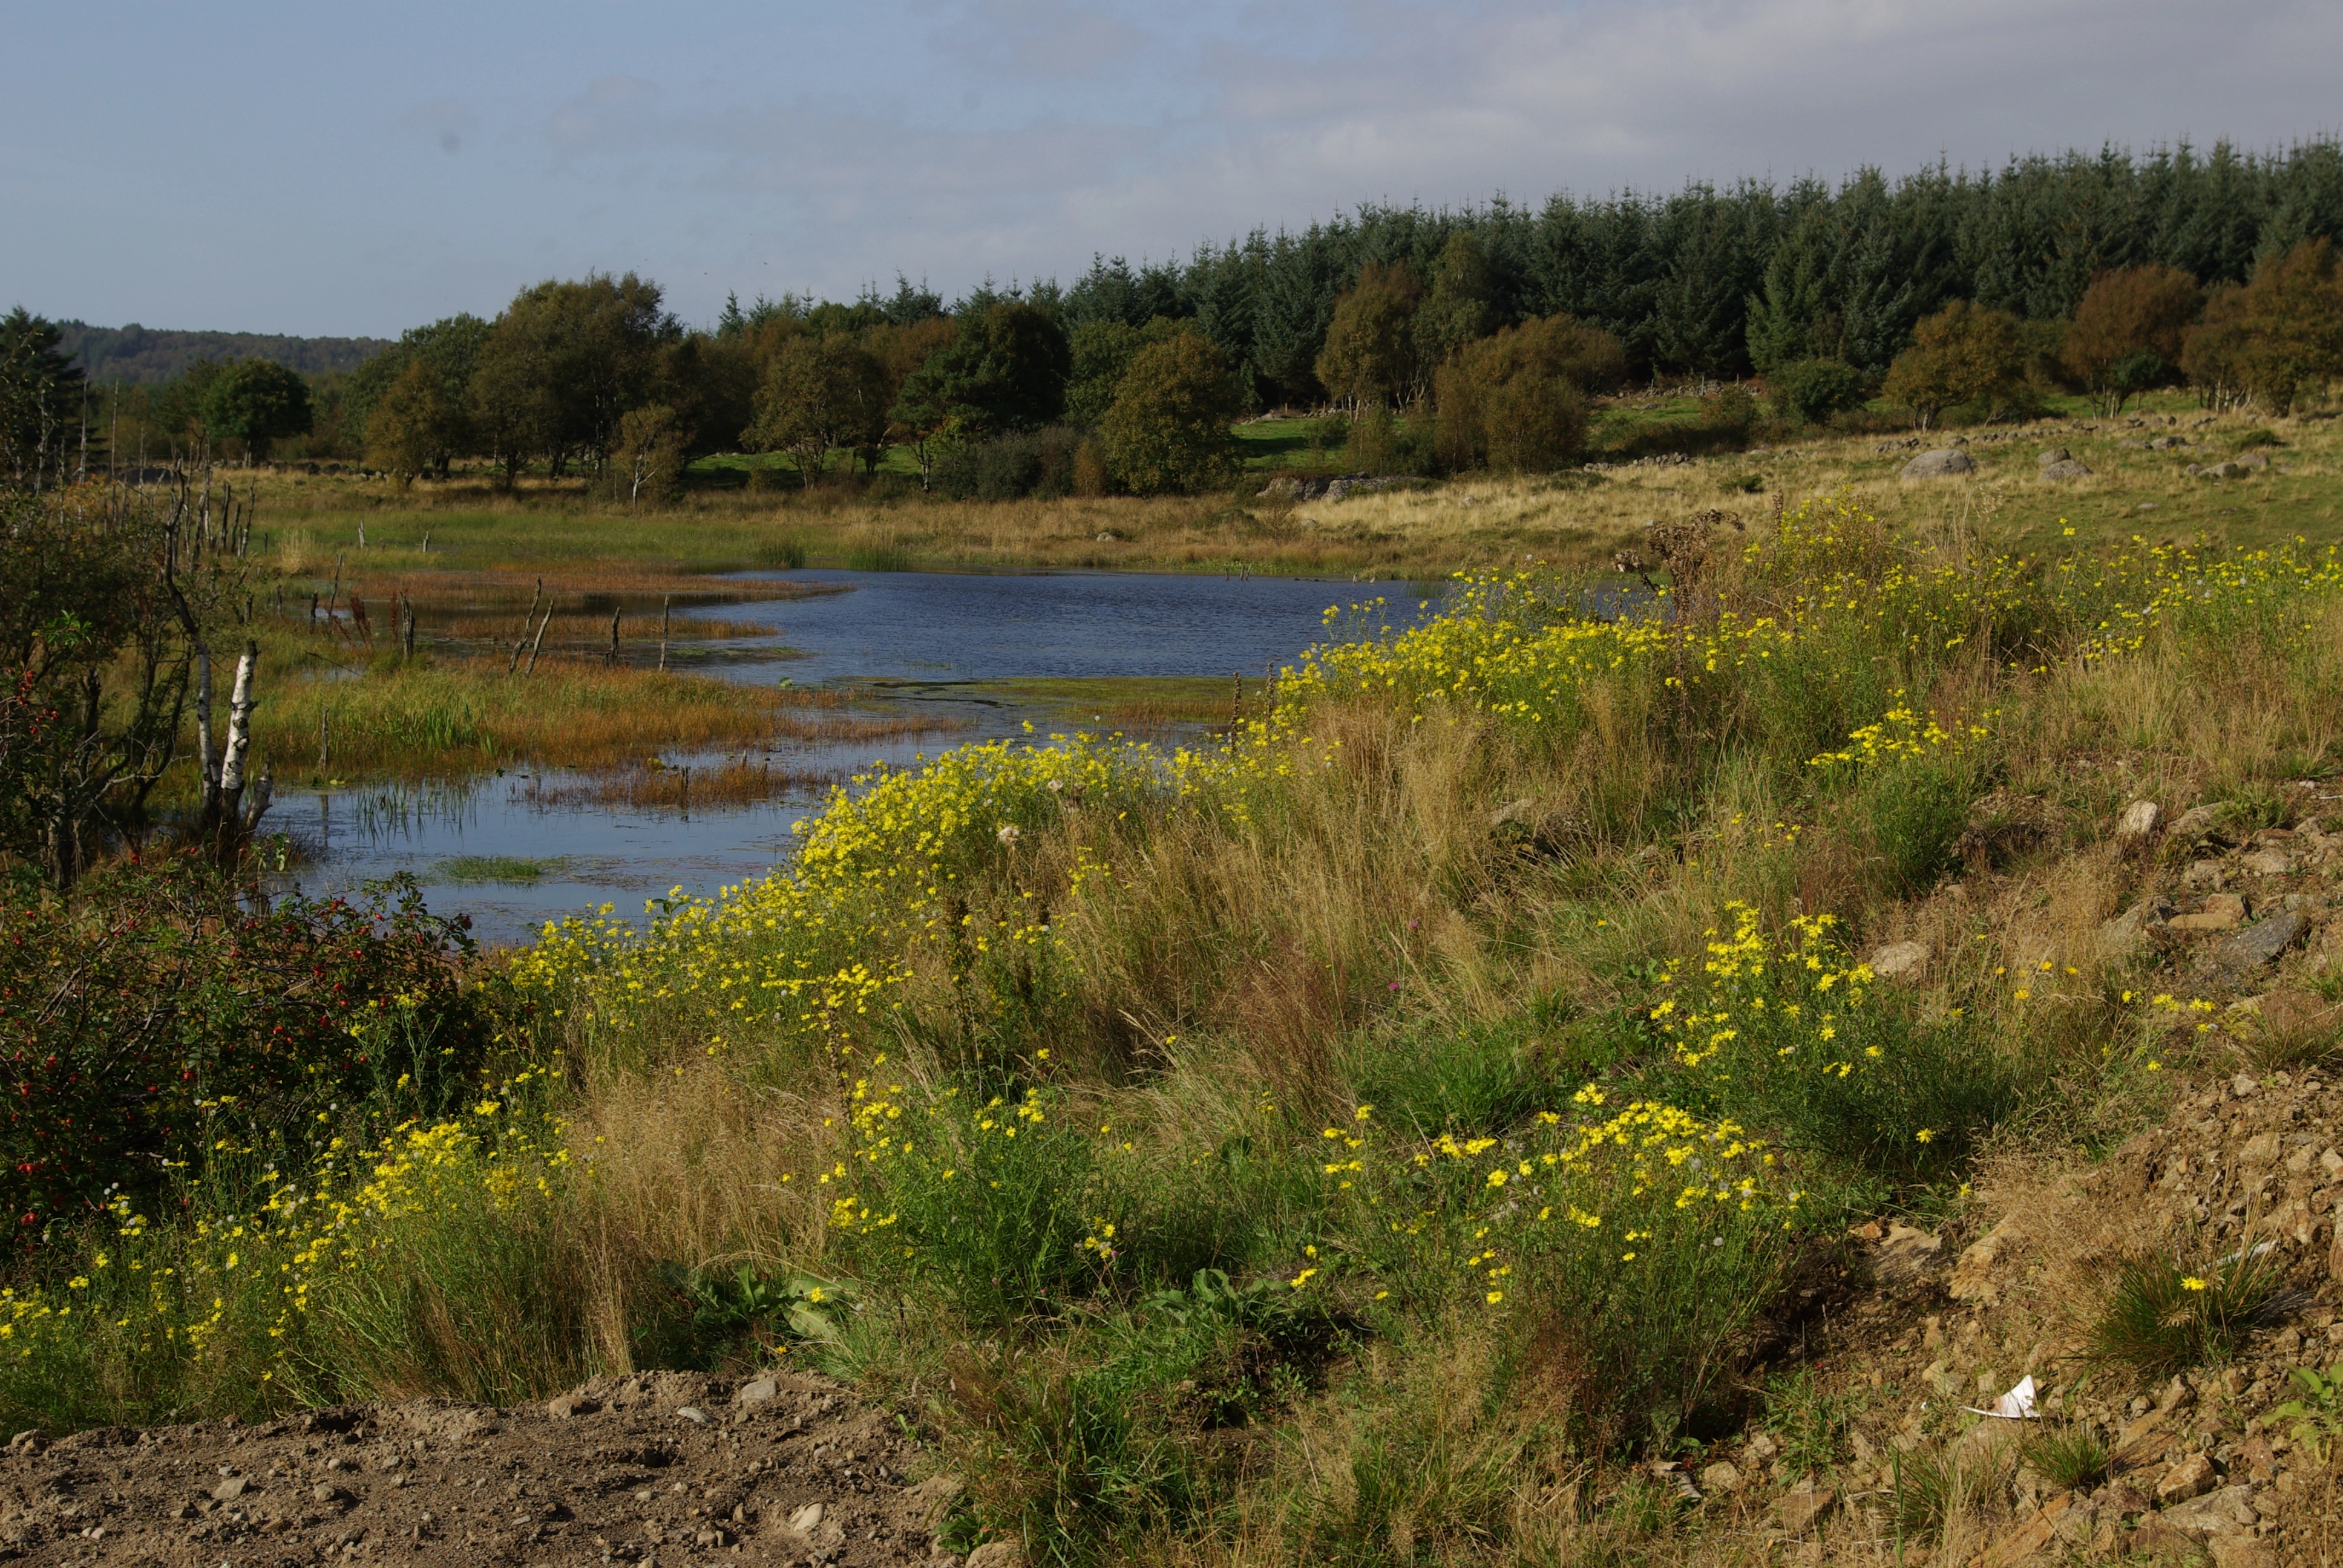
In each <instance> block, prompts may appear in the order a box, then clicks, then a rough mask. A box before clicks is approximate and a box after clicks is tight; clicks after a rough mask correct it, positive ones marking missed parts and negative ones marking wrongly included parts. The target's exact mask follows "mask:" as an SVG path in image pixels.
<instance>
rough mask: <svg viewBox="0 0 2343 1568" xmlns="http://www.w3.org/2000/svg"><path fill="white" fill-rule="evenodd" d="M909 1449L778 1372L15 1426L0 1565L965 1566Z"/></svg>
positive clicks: (827, 1392) (7, 1464)
mask: <svg viewBox="0 0 2343 1568" xmlns="http://www.w3.org/2000/svg"><path fill="white" fill-rule="evenodd" d="M565 1411H567V1412H570V1413H566V1414H565V1413H561V1412H565ZM915 1454H916V1449H915V1445H914V1444H913V1443H912V1442H910V1440H909V1438H908V1437H906V1436H905V1435H904V1434H903V1432H901V1431H900V1429H899V1428H898V1426H897V1424H896V1422H895V1421H894V1419H893V1417H891V1416H890V1415H888V1414H887V1413H885V1412H880V1411H875V1410H872V1409H870V1407H869V1406H866V1405H862V1404H858V1403H856V1402H852V1401H851V1400H850V1399H849V1398H848V1397H847V1396H846V1394H845V1393H844V1392H843V1391H842V1390H840V1388H838V1387H837V1386H836V1385H835V1384H832V1383H830V1382H825V1381H823V1380H821V1379H820V1378H815V1377H810V1376H796V1375H790V1374H788V1373H775V1374H771V1375H770V1376H769V1377H766V1378H763V1379H760V1380H751V1381H749V1382H735V1381H732V1380H719V1379H710V1378H708V1377H704V1376H701V1375H699V1374H697V1373H683V1372H654V1373H646V1374H642V1375H639V1376H634V1377H627V1378H616V1379H601V1380H598V1381H596V1382H590V1383H588V1384H586V1385H584V1386H583V1387H581V1388H579V1389H578V1390H576V1391H574V1392H573V1393H571V1394H568V1395H565V1396H563V1397H562V1398H560V1399H557V1400H554V1401H550V1402H548V1403H547V1404H545V1405H532V1406H528V1407H526V1408H522V1409H518V1410H506V1409H498V1408H495V1407H491V1406H485V1405H470V1404H459V1403H456V1402H452V1401H447V1400H436V1399H427V1400H415V1401H410V1402H406V1403H399V1404H377V1405H350V1406H344V1407H340V1408H337V1409H333V1410H321V1411H316V1412H309V1413H307V1414H304V1415H297V1416H292V1417H288V1418H287V1419H285V1420H282V1421H276V1422H267V1423H266V1424H262V1425H246V1424H242V1423H238V1422H196V1423H195V1424H193V1425H190V1426H176V1427H156V1428H151V1429H148V1430H146V1431H134V1430H130V1429H126V1428H118V1427H117V1428H99V1429H97V1430H95V1431H90V1432H76V1433H75V1434H73V1435H72V1436H70V1437H64V1438H60V1439H58V1440H57V1441H56V1442H47V1441H46V1440H45V1438H42V1437H41V1436H39V1435H38V1434H23V1435H20V1436H19V1437H17V1439H16V1440H15V1442H13V1443H12V1444H11V1445H10V1448H9V1450H8V1451H7V1452H5V1453H0V1561H6V1562H11V1563H169V1564H182V1563H184V1564H189V1565H197V1564H199V1565H201V1568H213V1565H215V1564H229V1565H232V1568H276V1565H277V1564H296V1563H299V1564H307V1563H355V1562H377V1561H403V1562H416V1563H448V1564H466V1565H468V1564H475V1563H479V1564H487V1563H523V1564H544V1565H547V1568H552V1565H556V1564H567V1563H632V1564H649V1563H692V1562H704V1563H725V1562H731V1563H772V1564H789V1565H792V1568H794V1565H796V1564H800V1563H816V1564H822V1565H824V1568H833V1565H834V1568H880V1565H882V1564H883V1565H892V1564H900V1563H930V1561H933V1560H937V1559H939V1558H941V1559H942V1560H943V1561H946V1562H956V1561H957V1560H956V1559H951V1558H948V1557H944V1556H943V1554H942V1553H938V1552H935V1551H933V1550H931V1547H930V1543H931V1541H932V1539H933V1537H932V1534H931V1530H932V1526H933V1523H934V1522H935V1520H936V1519H937V1518H938V1517H939V1516H940V1513H941V1506H940V1505H941V1504H942V1503H946V1502H948V1501H949V1493H948V1491H947V1489H948V1488H949V1486H950V1483H948V1482H930V1483H926V1484H925V1485H915V1484H914V1483H912V1482H911V1481H910V1479H909V1478H908V1477H907V1476H906V1474H905V1472H906V1471H907V1470H908V1469H910V1467H911V1466H912V1465H913V1464H914V1462H915Z"/></svg>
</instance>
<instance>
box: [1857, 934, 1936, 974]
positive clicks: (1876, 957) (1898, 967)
mask: <svg viewBox="0 0 2343 1568" xmlns="http://www.w3.org/2000/svg"><path fill="white" fill-rule="evenodd" d="M1932 956H1934V955H1933V954H1932V953H1931V952H1930V950H1929V948H1928V944H1927V943H1926V942H1889V943H1888V944H1887V945H1886V946H1885V947H1883V948H1880V949H1879V950H1876V951H1875V952H1874V953H1873V954H1872V955H1871V956H1870V957H1869V958H1868V959H1865V960H1864V961H1865V963H1867V964H1869V965H1870V966H1871V972H1872V974H1873V975H1874V976H1875V977H1876V978H1878V979H1880V980H1917V979H1919V978H1920V975H1921V973H1922V972H1923V971H1924V970H1926V969H1927V967H1928V960H1929V959H1930V958H1931V957H1932Z"/></svg>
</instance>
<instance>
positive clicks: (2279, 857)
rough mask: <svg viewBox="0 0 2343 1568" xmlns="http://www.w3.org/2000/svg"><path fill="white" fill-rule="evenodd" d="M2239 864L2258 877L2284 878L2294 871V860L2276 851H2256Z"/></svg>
mask: <svg viewBox="0 0 2343 1568" xmlns="http://www.w3.org/2000/svg"><path fill="white" fill-rule="evenodd" d="M2237 864H2238V865H2239V866H2241V867H2243V868H2244V869H2246V870H2248V871H2250V872H2252V873H2253V874H2254V875H2255V876H2257V877H2283V876H2286V875H2288V873H2290V872H2291V871H2293V869H2294V858H2293V857H2292V856H2290V855H2284V854H2280V853H2279V852H2278V850H2276V849H2256V850H2255V851H2254V852H2253V853H2252V854H2250V855H2247V857H2246V858H2245V859H2241V860H2239V861H2238V862H2237Z"/></svg>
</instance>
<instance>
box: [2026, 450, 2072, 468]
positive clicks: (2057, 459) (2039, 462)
mask: <svg viewBox="0 0 2343 1568" xmlns="http://www.w3.org/2000/svg"><path fill="white" fill-rule="evenodd" d="M2069 455H2070V454H2069V453H2068V452H2067V450H2066V447H2044V448H2043V449H2042V450H2041V451H2040V452H2038V453H2036V455H2035V458H2034V466H2035V467H2037V468H2046V467H2049V466H2050V465H2051V464H2053V463H2063V462H2065V461H2066V458H2067V457H2068V456H2069Z"/></svg>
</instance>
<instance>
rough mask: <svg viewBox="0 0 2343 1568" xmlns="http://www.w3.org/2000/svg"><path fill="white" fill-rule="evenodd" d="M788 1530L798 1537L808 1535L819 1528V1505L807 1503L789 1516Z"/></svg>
mask: <svg viewBox="0 0 2343 1568" xmlns="http://www.w3.org/2000/svg"><path fill="white" fill-rule="evenodd" d="M789 1528H790V1529H792V1530H794V1531H796V1532H797V1533H799V1534H800V1535H810V1534H812V1533H814V1532H815V1531H817V1530H819V1529H820V1528H821V1504H820V1503H807V1504H806V1505H805V1506H804V1507H803V1508H800V1509H799V1510H798V1511H797V1512H796V1513H792V1514H790V1515H789Z"/></svg>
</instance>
